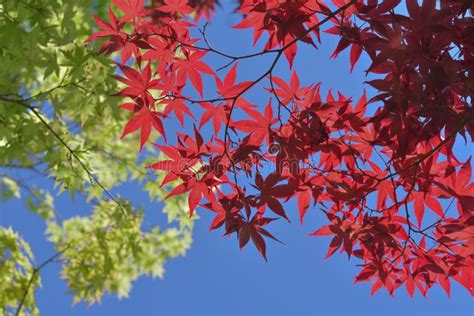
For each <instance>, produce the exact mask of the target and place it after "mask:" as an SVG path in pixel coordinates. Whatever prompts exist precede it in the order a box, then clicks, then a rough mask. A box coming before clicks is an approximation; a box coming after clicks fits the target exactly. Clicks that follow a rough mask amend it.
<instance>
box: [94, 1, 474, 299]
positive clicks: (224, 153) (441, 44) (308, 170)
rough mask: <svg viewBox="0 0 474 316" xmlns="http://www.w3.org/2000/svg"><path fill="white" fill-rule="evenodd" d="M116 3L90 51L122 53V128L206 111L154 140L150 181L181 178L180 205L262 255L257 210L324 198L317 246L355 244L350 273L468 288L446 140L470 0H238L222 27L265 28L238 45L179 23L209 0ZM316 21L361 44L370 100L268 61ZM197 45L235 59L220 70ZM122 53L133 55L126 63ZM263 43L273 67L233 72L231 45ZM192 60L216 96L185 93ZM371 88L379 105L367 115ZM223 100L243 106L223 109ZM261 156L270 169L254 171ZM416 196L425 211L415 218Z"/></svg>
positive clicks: (473, 50) (457, 124)
mask: <svg viewBox="0 0 474 316" xmlns="http://www.w3.org/2000/svg"><path fill="white" fill-rule="evenodd" d="M113 3H114V4H115V6H116V8H118V9H119V10H120V11H122V14H121V17H120V18H117V17H116V16H115V15H114V13H113V12H112V11H110V15H109V21H108V22H105V21H102V20H100V19H98V18H97V24H98V26H99V28H100V30H99V31H98V32H96V33H95V34H93V35H92V36H91V38H90V40H95V39H98V38H104V39H105V41H104V43H103V44H102V50H101V52H102V53H105V54H110V53H112V52H116V51H119V52H120V53H121V57H122V58H121V62H122V64H121V65H119V67H120V69H121V70H122V72H123V74H124V77H118V76H117V80H119V81H121V82H122V83H124V84H125V86H126V87H125V88H124V89H123V90H122V91H121V92H119V95H121V96H124V97H128V98H130V99H131V101H129V103H126V104H123V105H122V107H123V108H125V109H127V110H129V111H131V112H133V116H132V117H131V119H130V121H129V123H128V124H127V126H126V127H125V130H124V133H123V134H124V135H126V134H128V133H131V132H134V131H136V130H139V129H140V130H141V143H140V149H141V148H142V146H143V144H144V143H145V142H146V141H147V139H148V138H149V136H150V133H151V130H152V128H154V129H156V130H157V131H158V132H159V133H161V134H163V136H164V130H165V129H164V127H163V124H162V122H166V120H167V119H170V117H171V115H172V114H171V113H172V112H173V113H174V116H175V117H176V119H177V120H178V121H179V122H180V123H181V125H184V124H185V118H184V115H187V116H188V117H189V118H190V120H196V121H197V122H199V124H198V125H199V129H201V128H202V127H203V126H205V125H206V124H207V123H208V122H210V121H212V125H213V132H214V133H213V135H212V138H211V139H210V140H208V141H205V140H204V139H203V137H202V136H201V134H200V131H199V130H198V129H197V128H196V127H195V128H194V133H193V135H185V134H181V133H178V135H177V136H178V140H177V143H176V144H175V145H172V144H168V143H165V144H163V145H157V146H158V148H159V149H160V150H161V151H162V152H163V153H164V154H165V155H166V156H167V157H168V159H169V160H166V161H161V162H157V163H155V164H153V165H151V166H150V168H152V169H158V170H165V171H167V176H166V178H165V180H164V181H163V185H165V184H167V183H169V182H170V181H173V180H179V181H180V183H181V184H179V185H178V186H177V187H175V188H174V189H173V190H172V192H171V193H170V196H172V195H176V194H182V193H185V192H187V193H189V207H190V210H191V215H192V213H193V212H194V210H195V208H196V207H198V206H201V207H203V208H206V209H208V210H210V211H211V212H213V213H214V214H215V219H214V221H213V222H212V223H211V229H217V228H220V227H223V228H224V231H225V234H226V235H232V234H236V235H237V236H238V240H239V244H240V247H241V248H243V247H244V246H245V245H246V244H247V243H248V242H249V241H250V240H252V242H253V243H254V244H255V246H256V248H257V250H258V251H259V252H260V253H261V254H262V256H264V257H265V259H266V244H265V241H264V237H266V238H270V239H274V240H276V238H275V237H274V236H273V235H272V234H271V233H270V232H269V231H268V230H267V228H264V226H267V225H269V224H270V223H271V222H272V221H273V220H275V219H276V218H271V217H268V216H269V215H272V216H277V218H278V217H281V218H285V219H287V220H288V221H289V214H287V213H288V212H287V211H288V210H285V204H284V203H285V202H286V201H288V200H290V199H295V200H296V201H297V206H298V211H299V218H300V220H301V221H303V219H304V216H305V214H306V213H307V212H308V210H309V209H312V206H317V208H319V209H320V210H321V211H322V212H324V213H325V216H326V217H327V218H328V220H329V224H327V225H324V226H322V227H321V228H319V229H318V230H316V231H315V232H314V233H312V234H310V235H311V236H330V237H331V238H332V240H331V243H330V245H329V249H328V252H327V256H326V257H329V256H331V255H332V254H334V253H335V252H336V251H338V250H340V252H345V253H346V254H347V255H348V256H349V257H351V256H355V257H357V258H359V259H360V260H361V261H362V263H361V264H360V267H361V270H360V273H359V275H358V276H357V277H356V282H360V281H373V287H372V292H375V291H377V290H378V289H380V288H382V287H384V288H386V289H387V290H388V291H389V292H390V293H391V294H393V293H394V291H395V290H396V289H397V288H398V287H400V286H401V285H403V284H405V287H406V290H407V291H408V293H409V294H410V295H413V294H414V291H415V289H418V290H419V291H420V292H421V293H422V294H423V295H426V293H427V291H428V290H429V289H430V288H431V287H432V286H433V285H434V284H436V283H438V284H439V285H441V286H442V288H443V289H444V290H446V292H447V293H448V295H449V291H450V282H451V281H452V280H455V281H457V282H459V283H460V284H462V285H463V286H464V287H466V288H467V290H468V291H470V293H471V294H473V295H474V277H473V275H474V237H473V236H474V184H473V183H472V174H471V161H470V159H469V160H467V161H465V162H462V161H459V160H458V159H457V157H456V155H455V152H454V151H453V146H454V141H455V140H456V139H457V138H464V139H465V140H466V141H468V138H470V140H471V141H472V139H473V137H474V110H473V107H472V95H473V92H474V76H473V75H474V37H473V36H472V34H474V19H473V18H472V14H473V13H474V4H472V1H454V0H441V1H438V2H436V1H434V0H426V1H423V4H422V5H421V6H419V4H418V1H417V0H408V1H406V9H407V13H405V14H402V13H400V10H398V9H397V8H399V6H400V5H401V1H400V0H384V1H377V0H366V1H361V0H358V1H356V0H352V1H349V0H337V1H336V0H333V1H332V4H331V5H328V4H324V3H323V2H322V1H319V0H307V1H303V0H286V1H285V0H278V1H277V0H265V1H264V0H242V1H240V6H239V7H238V9H237V12H239V13H241V14H242V15H243V19H242V21H241V22H240V23H238V24H237V25H235V26H234V28H236V29H243V28H253V32H254V37H255V42H256V41H258V39H259V38H260V36H261V35H262V34H264V33H266V34H267V35H268V40H267V42H266V45H265V48H264V50H263V51H259V52H256V53H254V54H249V55H245V56H233V55H229V54H227V53H224V52H220V51H217V50H215V49H214V48H212V46H211V45H210V43H209V41H208V40H207V38H206V36H205V35H206V34H205V27H204V29H202V30H201V34H202V38H193V37H192V36H191V34H190V29H191V28H196V27H197V26H196V24H195V23H196V21H198V20H199V19H200V18H201V17H202V16H203V17H205V18H206V19H210V18H211V16H212V13H213V12H214V8H215V6H216V4H218V1H215V0H214V1H212V0H199V1H198V0H193V1H188V0H163V1H161V0H159V1H151V6H150V7H145V5H144V1H143V0H141V1H140V0H114V1H113ZM469 12H470V13H469ZM125 26H127V28H126V27H125ZM323 27H325V29H322V28H323ZM125 29H127V30H130V31H128V32H126V31H125ZM321 30H323V31H325V32H327V33H329V34H333V35H334V36H338V37H339V43H338V45H337V46H336V48H335V50H334V53H333V56H332V57H337V56H338V54H339V53H340V52H342V51H343V50H345V49H347V48H350V60H349V62H350V70H351V71H352V70H353V68H354V65H355V64H356V63H357V61H358V59H359V57H360V56H361V54H362V53H363V54H364V55H367V56H368V58H369V59H370V60H371V64H370V66H369V68H368V69H367V74H371V76H373V77H375V78H377V79H374V80H371V81H368V82H367V84H368V85H370V86H371V87H373V88H375V90H376V91H377V92H376V93H375V95H374V96H373V97H372V98H371V99H370V100H367V99H366V94H365V92H364V93H363V96H362V97H361V98H360V99H359V100H358V101H357V102H356V103H355V104H354V102H353V100H352V99H351V98H347V97H345V96H344V95H342V94H341V93H337V96H334V95H333V94H332V93H331V92H330V93H329V94H328V95H327V96H326V97H325V98H323V97H321V95H320V85H319V84H312V85H309V86H301V85H300V80H299V78H298V76H297V74H296V71H293V73H292V76H291V78H290V79H289V82H286V81H285V80H284V79H282V78H279V77H276V76H275V75H274V74H273V70H274V68H275V65H276V64H277V63H278V62H279V60H280V59H281V57H282V56H285V57H286V59H287V60H288V61H289V65H290V67H291V66H292V62H293V59H294V57H295V55H296V54H297V47H298V45H303V44H306V45H316V44H315V42H317V41H320V37H319V35H320V31H321ZM205 54H217V55H219V56H221V57H224V58H227V59H229V62H228V64H227V65H225V66H224V68H226V67H229V66H232V68H231V69H230V70H229V72H228V73H227V74H226V75H225V76H224V77H223V78H221V77H220V76H218V75H217V73H216V72H215V71H214V70H213V69H212V68H211V67H209V65H207V64H206V63H205V61H204V60H203V57H204V55H205ZM132 55H133V56H134V60H133V64H134V68H131V67H129V66H125V65H124V64H125V63H126V62H127V61H128V60H129V59H130V57H131V56H132ZM261 55H272V56H274V60H273V62H272V64H271V65H270V67H269V68H268V69H266V70H265V71H264V72H263V73H262V75H261V76H259V77H258V78H256V79H255V80H254V81H247V82H240V83H238V82H237V80H236V77H237V61H239V60H242V61H245V60H246V59H249V58H254V57H255V58H256V57H258V56H261ZM202 75H206V76H213V77H214V78H215V82H216V86H215V93H216V94H217V95H218V97H216V98H213V99H207V100H204V99H203V100H193V99H191V98H190V97H189V96H187V95H186V94H185V92H184V87H185V86H189V84H190V85H191V86H192V87H193V88H194V89H195V90H196V91H197V92H198V93H199V94H200V95H201V97H202V96H203V94H204V91H203V81H202ZM262 82H268V85H267V87H266V91H267V92H268V94H269V101H268V102H266V104H265V106H264V107H263V104H262V105H260V106H261V107H262V111H259V110H258V107H257V106H256V105H253V104H251V103H249V102H248V101H247V100H246V99H245V97H244V94H245V93H246V92H247V91H249V90H250V89H253V88H255V87H256V86H257V84H258V83H262ZM159 104H164V105H165V107H164V109H163V110H160V107H159V106H158V105H159ZM368 104H375V105H376V106H377V108H376V111H375V112H374V113H373V114H371V115H367V114H366V107H367V105H368ZM190 107H192V108H190ZM196 108H197V109H199V110H198V111H197V112H196V111H195V109H196ZM200 111H204V112H203V114H202V115H201V116H198V115H196V113H199V112H200ZM235 111H240V112H242V113H244V114H245V115H246V116H248V119H240V120H235V115H234V118H233V117H232V115H233V114H234V113H235ZM240 116H241V115H240ZM231 132H232V133H231ZM165 142H166V139H165ZM266 147H268V150H266V149H265V148H266ZM265 163H273V164H275V165H276V168H275V170H274V172H272V173H270V174H265V173H263V172H262V166H263V165H264V164H265ZM369 196H372V197H373V198H371V197H369ZM443 200H444V201H445V202H444V203H440V201H443ZM446 202H447V203H446ZM454 202H456V203H454ZM452 203H454V204H455V205H456V207H457V213H456V212H455V213H454V214H452V213H453V212H451V211H450V210H449V207H450V206H451V204H452ZM448 204H449V206H448ZM428 212H432V214H430V216H429V217H430V218H435V220H434V221H433V220H430V221H431V222H429V223H426V222H428V221H429V219H426V216H425V215H426V214H427V213H428ZM413 219H415V220H416V221H414V220H413Z"/></svg>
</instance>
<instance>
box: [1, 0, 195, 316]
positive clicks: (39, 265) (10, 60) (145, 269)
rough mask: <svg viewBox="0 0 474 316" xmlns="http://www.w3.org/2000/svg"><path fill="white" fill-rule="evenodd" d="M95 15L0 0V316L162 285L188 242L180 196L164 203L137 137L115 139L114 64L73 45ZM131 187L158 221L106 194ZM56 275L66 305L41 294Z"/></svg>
mask: <svg viewBox="0 0 474 316" xmlns="http://www.w3.org/2000/svg"><path fill="white" fill-rule="evenodd" d="M107 8H108V1H106V0H84V1H66V0H20V1H17V0H6V1H0V56H1V58H0V68H1V69H2V71H1V73H0V315H2V316H7V315H39V314H40V312H41V310H42V309H44V307H45V305H46V306H47V303H48V301H49V302H54V305H55V306H56V307H58V306H60V305H61V304H64V305H65V306H67V307H70V306H71V305H72V304H71V303H72V302H74V303H79V302H84V303H87V304H92V303H95V302H100V300H101V299H102V298H103V296H104V295H108V296H118V297H120V298H124V297H127V296H128V294H129V293H130V291H131V289H132V287H133V283H134V281H135V280H136V279H138V278H140V277H142V276H148V277H153V278H155V277H159V278H162V277H163V276H164V272H165V265H166V263H167V262H168V261H169V260H172V259H173V258H175V257H177V256H181V255H184V254H185V253H186V251H187V250H188V249H189V248H190V246H191V244H192V229H193V221H194V218H191V219H190V218H189V216H188V213H189V210H188V209H187V206H186V196H185V195H182V196H177V197H175V198H171V199H166V200H164V197H165V196H166V195H167V193H168V192H169V188H159V187H158V186H156V185H155V184H156V181H157V180H156V179H155V177H154V176H152V175H151V174H150V172H149V171H148V170H146V169H145V166H147V165H148V164H149V163H150V162H149V161H147V160H146V159H142V157H140V156H139V153H138V152H136V153H135V152H130V147H132V146H133V145H134V144H136V143H137V142H139V139H140V137H139V135H138V133H137V134H135V135H131V136H128V137H127V138H124V139H120V134H121V131H122V127H123V125H124V124H126V123H127V121H128V112H127V111H123V110H122V109H120V108H116V107H115V104H116V103H117V100H118V98H117V97H114V96H113V94H114V93H115V92H116V91H117V89H118V82H117V81H116V80H115V79H114V78H113V77H112V76H111V75H112V74H113V73H114V71H115V64H114V63H113V62H112V61H111V60H110V59H109V58H107V57H105V56H101V55H97V51H98V49H99V47H94V46H93V45H84V41H85V40H86V39H87V38H88V36H89V35H90V33H91V32H92V30H93V28H94V27H95V22H94V19H93V17H92V13H93V12H94V13H96V14H97V15H98V16H102V17H103V16H106V15H107ZM138 75H140V77H141V74H138V73H137V76H138ZM132 78H133V76H132ZM138 87H140V86H139V85H138ZM130 91H132V92H133V91H134V90H133V89H131V90H130ZM132 92H131V93H132ZM144 147H145V148H146V150H148V152H152V151H153V150H154V149H153V148H152V145H151V144H147V145H145V146H144ZM154 152H155V153H157V151H154ZM111 170H113V172H111ZM161 176H164V174H162V175H161ZM133 183H141V186H142V188H141V190H140V191H141V192H142V193H143V194H145V196H149V197H150V202H152V201H154V202H155V203H156V202H159V203H160V204H161V203H163V204H162V205H163V216H164V217H165V218H167V219H168V223H163V222H161V223H160V225H158V223H157V222H154V221H152V220H151V219H150V216H149V215H150V213H149V212H147V207H146V204H145V205H144V203H146V201H144V199H143V196H142V197H136V196H128V195H127V194H123V193H122V194H119V192H117V190H116V188H117V187H119V186H122V187H123V186H125V187H128V188H130V187H132V188H133ZM135 192H137V191H135ZM152 211H154V210H152ZM48 269H56V273H50V272H46V271H47V270H48ZM50 271H51V270H50ZM56 278H57V279H59V278H61V279H62V280H63V281H62V282H63V285H64V286H66V284H67V288H68V295H69V296H70V302H64V301H63V300H62V299H61V298H60V297H61V295H60V294H61V293H63V292H64V291H63V289H61V290H58V292H59V293H58V292H56V291H51V290H50V289H51V285H52V284H55V282H59V280H56ZM43 285H45V288H42V289H41V290H40V288H41V287H42V286H43ZM40 291H41V292H42V293H45V292H49V291H51V293H54V294H52V295H53V296H54V297H55V299H54V300H51V299H50V297H51V296H50V295H46V296H45V297H44V298H45V299H42V298H41V294H40V295H39V296H40V297H39V298H37V294H38V292H40ZM58 294H59V295H58ZM66 301H67V300H66ZM45 303H46V304H45ZM50 313H51V312H50ZM59 314H64V312H59Z"/></svg>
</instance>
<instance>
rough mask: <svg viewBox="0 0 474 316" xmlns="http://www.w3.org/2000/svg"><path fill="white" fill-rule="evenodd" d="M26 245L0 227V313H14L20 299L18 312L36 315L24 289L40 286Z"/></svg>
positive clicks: (11, 230)
mask: <svg viewBox="0 0 474 316" xmlns="http://www.w3.org/2000/svg"><path fill="white" fill-rule="evenodd" d="M32 260H33V254H32V252H31V249H30V247H29V246H28V244H27V243H26V242H25V241H24V240H23V239H21V238H20V237H19V236H18V234H17V233H15V232H14V231H13V229H12V228H11V227H10V228H4V227H0V315H9V314H13V313H14V312H15V309H16V308H17V306H19V304H20V302H22V301H23V303H22V304H23V308H22V312H21V313H20V315H28V314H32V315H38V314H39V313H38V309H37V308H36V305H35V298H34V295H33V294H32V292H31V291H28V292H26V289H27V288H30V287H37V286H40V285H41V281H40V278H39V275H38V274H37V273H36V272H35V270H34V268H33V266H32V262H31V261H32Z"/></svg>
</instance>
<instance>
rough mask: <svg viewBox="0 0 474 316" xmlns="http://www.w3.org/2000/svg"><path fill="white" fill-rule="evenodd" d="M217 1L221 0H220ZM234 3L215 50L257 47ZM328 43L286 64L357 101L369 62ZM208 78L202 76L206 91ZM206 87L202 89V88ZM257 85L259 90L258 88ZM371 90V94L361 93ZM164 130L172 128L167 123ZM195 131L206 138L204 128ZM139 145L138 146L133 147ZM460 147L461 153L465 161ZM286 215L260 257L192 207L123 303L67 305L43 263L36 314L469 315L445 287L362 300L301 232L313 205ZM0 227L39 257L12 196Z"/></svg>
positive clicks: (456, 290)
mask: <svg viewBox="0 0 474 316" xmlns="http://www.w3.org/2000/svg"><path fill="white" fill-rule="evenodd" d="M222 2H223V3H225V4H228V3H230V2H229V1H222ZM232 9H233V6H230V5H224V8H223V10H220V11H219V12H218V14H217V17H216V18H214V19H213V20H212V22H211V23H210V26H209V28H208V37H209V40H210V41H211V42H212V43H214V46H215V47H216V48H218V49H219V50H222V51H225V52H229V53H232V54H235V55H239V54H245V53H247V52H250V51H257V50H258V49H259V48H258V47H257V48H252V47H251V43H252V33H251V31H233V30H231V29H230V26H232V25H234V24H236V23H237V22H238V20H239V16H238V15H235V14H234V15H233V14H232V13H231V11H232ZM336 43H337V38H335V37H328V36H324V37H323V44H322V45H320V47H319V49H318V50H315V49H314V48H312V47H309V46H299V53H298V55H297V58H296V60H295V66H294V67H295V69H296V70H298V74H299V76H300V79H301V81H302V84H303V85H308V84H310V83H313V82H323V91H326V90H327V89H329V88H334V89H339V90H341V92H342V93H343V94H344V95H346V96H353V97H354V98H355V99H358V98H359V97H360V95H361V94H362V92H363V90H362V89H363V85H362V83H363V82H364V81H365V80H367V78H365V77H364V74H363V70H365V69H366V67H367V65H368V60H367V58H366V56H364V55H362V58H361V61H360V62H359V64H358V65H357V66H356V68H355V70H354V72H353V74H352V75H350V74H349V63H348V54H347V52H345V53H343V54H341V56H340V57H339V58H338V59H336V60H329V56H330V54H331V52H332V50H333V48H334V47H335V45H336ZM207 58H208V60H209V62H210V63H211V64H213V65H216V66H219V65H222V64H224V63H225V60H223V59H219V58H216V57H215V56H211V55H209V56H208V57H207ZM270 62H271V57H270V56H268V57H262V58H258V59H255V60H249V61H244V62H241V63H240V64H239V68H238V79H239V80H251V79H252V78H256V77H257V76H259V75H260V74H261V73H262V72H264V71H265V70H266V69H267V68H266V67H267V66H265V65H269V63H270ZM276 74H277V75H279V76H281V77H283V78H289V71H288V65H287V62H286V61H284V60H281V61H280V63H279V65H278V67H277V68H276ZM211 86H212V82H209V81H207V82H206V87H208V88H210V87H211ZM208 90H209V89H208ZM254 90H255V92H251V93H249V95H248V98H249V100H251V101H252V102H253V103H255V104H258V105H259V106H264V105H265V104H266V103H267V101H268V96H267V94H266V93H262V92H261V89H259V88H258V87H257V88H256V89H254ZM259 91H260V92H259ZM369 93H370V91H369ZM170 126H171V127H170V132H169V135H172V131H174V130H175V128H176V127H177V125H176V124H174V123H171V125H170ZM206 127H207V130H206V131H204V132H203V133H204V134H206V135H210V133H211V131H210V129H211V125H210V124H209V125H206ZM137 147H138V144H137ZM469 152H472V146H471V147H470V148H469V150H465V151H464V152H462V153H460V156H461V157H463V158H464V157H467V155H468V154H469ZM35 183H37V185H38V186H40V187H44V188H47V189H51V187H52V183H51V182H49V181H47V180H35ZM115 192H116V193H120V194H121V195H123V196H125V197H128V198H132V199H133V200H135V201H147V200H148V197H147V194H146V193H145V192H143V191H142V190H141V189H140V187H139V186H138V185H136V184H130V185H129V186H126V187H121V188H119V189H117V190H116V191H115ZM144 206H145V209H146V210H147V211H146V216H147V217H148V218H149V221H152V222H154V223H160V224H164V217H163V216H162V215H160V211H161V205H159V204H151V203H147V202H145V203H144ZM285 207H286V210H287V213H288V214H289V216H290V218H291V219H292V223H291V224H288V223H286V222H284V221H278V222H277V223H275V224H273V225H272V226H271V227H270V229H271V232H272V233H274V234H275V235H276V236H277V237H279V238H280V239H282V240H283V241H284V242H285V244H286V245H281V244H278V243H275V242H271V241H269V242H268V243H267V246H268V257H269V262H268V263H267V262H265V261H264V260H263V259H262V258H261V257H260V255H259V254H258V253H257V251H256V250H255V248H254V247H253V245H250V244H249V245H248V246H247V247H246V248H245V249H244V250H243V251H242V252H241V251H240V250H239V248H238V243H237V241H236V240H235V239H234V238H230V239H229V238H224V237H222V231H214V232H209V230H208V228H209V224H210V222H211V220H212V216H211V214H208V213H207V212H206V211H204V210H199V209H198V213H199V215H200V216H201V219H200V220H199V221H198V222H197V223H196V227H195V231H194V243H193V247H192V249H191V250H190V251H189V252H188V254H187V255H186V256H185V257H180V258H177V259H174V260H172V261H169V262H168V263H167V264H166V274H165V278H164V279H163V280H159V279H154V280H153V279H150V278H141V279H139V280H138V281H137V282H135V283H134V288H133V290H132V292H131V295H130V297H129V298H128V299H124V300H118V299H117V298H116V297H112V296H106V297H105V298H104V300H103V301H102V303H101V304H95V305H92V306H87V305H85V304H78V305H76V306H74V307H72V296H71V295H69V294H68V293H67V287H66V284H65V282H64V281H63V280H60V278H59V270H60V267H59V265H58V264H52V265H49V266H47V267H45V268H44V269H43V270H42V278H43V288H41V289H39V290H38V291H37V296H38V304H39V307H40V310H41V311H42V313H43V315H229V316H230V315H380V314H383V315H473V314H474V306H473V301H472V298H471V297H470V296H469V294H468V292H467V291H466V290H465V289H464V288H462V287H461V286H459V285H458V284H457V283H455V282H453V283H452V293H451V296H452V297H451V299H449V298H448V297H447V296H446V294H445V293H444V292H443V291H442V290H441V288H439V287H435V288H433V289H432V290H431V291H430V292H429V294H428V297H429V298H428V299H425V298H423V297H422V296H421V295H420V294H419V293H416V294H415V297H414V298H413V299H411V298H409V296H408V294H406V291H405V290H404V289H403V288H402V289H400V290H399V291H397V292H396V298H392V297H390V296H389V295H388V294H387V293H386V292H385V291H384V290H382V291H379V292H378V293H377V294H375V295H374V296H370V284H367V283H360V284H357V285H355V284H354V276H355V275H356V274H357V271H358V268H357V267H356V266H355V265H356V264H357V263H358V262H356V261H348V260H347V256H345V255H338V254H336V255H334V256H332V257H331V258H330V259H328V260H324V259H323V257H324V255H325V253H326V250H327V246H328V243H329V240H328V239H325V238H313V237H308V236H307V233H310V232H312V231H314V230H315V229H316V228H318V227H319V226H320V225H322V224H324V223H325V219H324V218H323V217H322V216H321V215H320V214H319V213H318V211H317V210H316V209H312V210H310V211H309V214H308V216H307V217H306V219H305V222H304V224H303V225H300V224H299V223H298V216H297V211H296V207H295V205H294V203H292V202H290V203H287V204H286V205H285ZM56 210H57V212H58V213H60V214H61V215H62V216H64V217H68V216H71V215H73V214H81V215H85V214H87V213H88V212H89V210H90V206H89V205H87V204H86V203H85V201H84V200H82V199H81V198H77V199H75V200H74V203H71V200H70V198H69V197H68V196H67V194H65V195H63V196H60V197H58V198H57V204H56ZM0 224H1V225H4V226H9V225H12V226H13V227H14V228H15V229H16V230H17V231H19V232H20V233H21V235H22V236H23V237H24V238H25V239H26V240H27V241H28V242H29V243H30V244H31V246H32V248H33V251H34V252H35V256H36V258H37V261H38V262H41V261H42V260H43V259H45V258H48V257H49V256H50V255H51V254H52V253H54V252H53V249H52V246H51V245H50V244H49V243H47V242H46V241H45V240H44V235H43V233H44V224H43V223H42V221H41V219H39V218H37V217H35V216H34V215H32V214H31V213H28V212H27V211H26V210H25V205H24V203H22V202H21V201H12V202H9V203H7V204H2V206H1V212H0Z"/></svg>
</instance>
